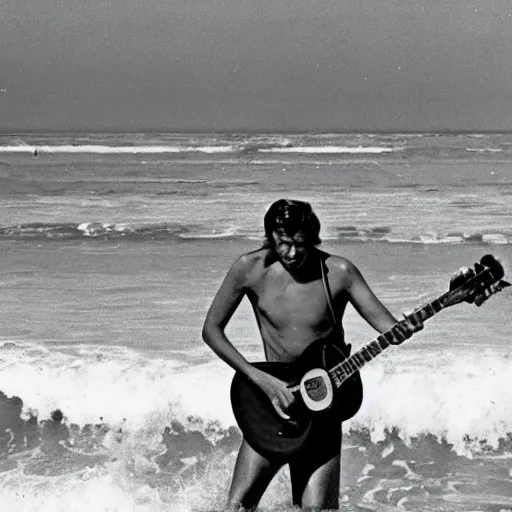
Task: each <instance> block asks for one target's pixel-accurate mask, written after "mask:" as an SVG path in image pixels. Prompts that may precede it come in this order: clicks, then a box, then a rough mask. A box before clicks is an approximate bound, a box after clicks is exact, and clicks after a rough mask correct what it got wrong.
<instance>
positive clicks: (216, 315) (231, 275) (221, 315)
mask: <svg viewBox="0 0 512 512" xmlns="http://www.w3.org/2000/svg"><path fill="white" fill-rule="evenodd" d="M247 272H248V262H247V258H246V257H245V256H241V257H240V258H238V259H237V260H236V261H235V263H234V264H233V266H232V267H231V269H230V270H229V272H228V273H227V275H226V277H225V278H224V281H223V282H222V284H221V286H220V288H219V290H218V291H217V293H216V295H215V297H214V299H213V302H212V304H211V306H210V309H209V310H208V313H207V315H206V319H205V322H204V325H203V332H202V335H203V340H204V342H205V343H206V344H207V345H208V346H209V347H210V348H211V349H212V350H213V351H214V352H215V353H216V354H217V355H218V356H219V357H220V358H221V359H222V360H223V361H225V362H226V363H228V364H229V365H230V366H231V367H232V368H234V369H235V370H237V371H240V372H242V373H244V374H245V375H247V376H248V377H250V374H251V372H252V370H253V367H252V365H251V364H250V363H249V362H248V361H247V360H246V359H245V358H244V357H243V356H242V355H241V354H240V352H238V350H236V349H235V347H234V346H233V344H232V343H231V342H230V341H229V339H228V338H227V336H226V334H225V332H224V329H225V328H226V325H227V324H228V322H229V320H230V319H231V317H232V316H233V313H234V312H235V311H236V309H237V307H238V306H239V304H240V302H241V301H242V299H243V297H244V295H245V282H246V279H247Z"/></svg>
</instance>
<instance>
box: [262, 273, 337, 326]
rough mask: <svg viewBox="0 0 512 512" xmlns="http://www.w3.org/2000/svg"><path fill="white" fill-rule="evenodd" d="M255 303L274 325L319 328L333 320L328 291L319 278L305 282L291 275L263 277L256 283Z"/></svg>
mask: <svg viewBox="0 0 512 512" xmlns="http://www.w3.org/2000/svg"><path fill="white" fill-rule="evenodd" d="M253 290H254V296H255V299H256V301H255V304H254V306H255V307H256V308H257V310H258V312H259V313H260V315H261V316H263V317H265V318H267V319H268V320H269V321H270V322H271V323H272V324H273V325H275V326H276V327H278V326H283V327H284V326H287V325H296V326H298V327H299V326H302V327H309V328H316V327H318V326H320V325H323V324H324V323H326V321H330V310H329V306H328V302H327V297H326V292H325V289H324V286H323V283H322V280H321V278H320V279H314V280H310V281H308V282H305V283H301V282H297V281H294V280H293V279H290V278H288V276H280V275H277V276H276V275H270V276H262V277H261V278H260V279H259V280H258V282H256V283H254V288H253Z"/></svg>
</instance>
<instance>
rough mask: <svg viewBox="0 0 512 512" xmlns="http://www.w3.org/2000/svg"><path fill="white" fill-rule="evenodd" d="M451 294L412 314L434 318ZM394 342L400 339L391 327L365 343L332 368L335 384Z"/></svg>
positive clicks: (339, 383) (337, 385)
mask: <svg viewBox="0 0 512 512" xmlns="http://www.w3.org/2000/svg"><path fill="white" fill-rule="evenodd" d="M449 295H450V292H446V293H444V294H443V295H441V296H439V297H438V298H437V299H435V300H433V301H432V302H429V303H428V304H425V305H424V306H422V307H421V308H419V309H417V310H415V311H414V313H412V315H410V316H412V317H416V318H418V319H421V321H423V322H424V321H425V320H428V319H429V318H432V317H433V316H434V315H435V314H436V313H439V311H441V310H442V309H444V308H445V307H446V305H445V301H444V299H446V298H447V297H448V296H449ZM393 344H395V345H396V344H398V340H397V339H396V338H395V334H394V332H393V329H390V330H389V331H386V332H384V333H382V334H381V335H380V336H378V337H377V338H375V339H374V340H373V341H371V342H370V343H368V344H367V345H365V346H364V347H363V348H362V349H360V350H358V351H357V352H355V353H354V354H352V355H351V356H350V357H348V358H347V359H345V360H344V361H343V362H342V363H339V364H337V365H336V366H334V367H333V368H331V369H330V370H329V372H328V373H329V375H330V376H331V378H332V381H333V383H334V384H335V386H336V387H337V388H339V387H340V386H341V385H342V384H343V383H344V382H345V381H346V380H347V379H348V378H349V377H351V376H352V375H353V374H354V373H356V372H357V371H359V370H360V369H361V368H362V367H363V366H364V365H365V364H366V363H369V362H370V361H372V360H373V359H375V358H376V357H377V356H378V355H379V354H382V352H384V350H386V349H387V348H388V347H389V346H391V345H393Z"/></svg>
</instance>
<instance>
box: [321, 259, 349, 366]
mask: <svg viewBox="0 0 512 512" xmlns="http://www.w3.org/2000/svg"><path fill="white" fill-rule="evenodd" d="M320 269H321V272H322V283H323V285H324V291H325V298H326V299H327V305H328V306H329V310H330V312H331V317H332V322H333V324H334V336H332V341H333V344H334V345H335V346H336V345H338V347H337V348H338V350H339V349H340V348H341V349H342V351H343V352H346V351H347V350H348V351H350V345H347V344H346V343H345V332H344V330H343V326H342V325H341V324H340V322H338V318H337V317H336V313H335V312H334V306H333V302H334V299H333V297H332V292H331V288H330V286H329V279H328V277H327V272H328V270H327V266H326V264H325V261H324V259H323V258H322V257H320ZM324 358H325V353H324ZM324 362H325V361H324Z"/></svg>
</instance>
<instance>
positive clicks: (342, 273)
mask: <svg viewBox="0 0 512 512" xmlns="http://www.w3.org/2000/svg"><path fill="white" fill-rule="evenodd" d="M322 257H323V259H324V262H325V265H326V267H327V273H328V275H329V281H330V282H331V283H332V284H333V285H336V284H338V285H339V286H340V287H342V288H345V287H347V286H349V283H350V282H351V280H352V279H353V276H354V275H355V274H357V269H356V266H355V265H354V264H353V263H352V262H351V261H350V260H348V259H347V258H344V257H343V256H338V255H336V254H328V253H322Z"/></svg>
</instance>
